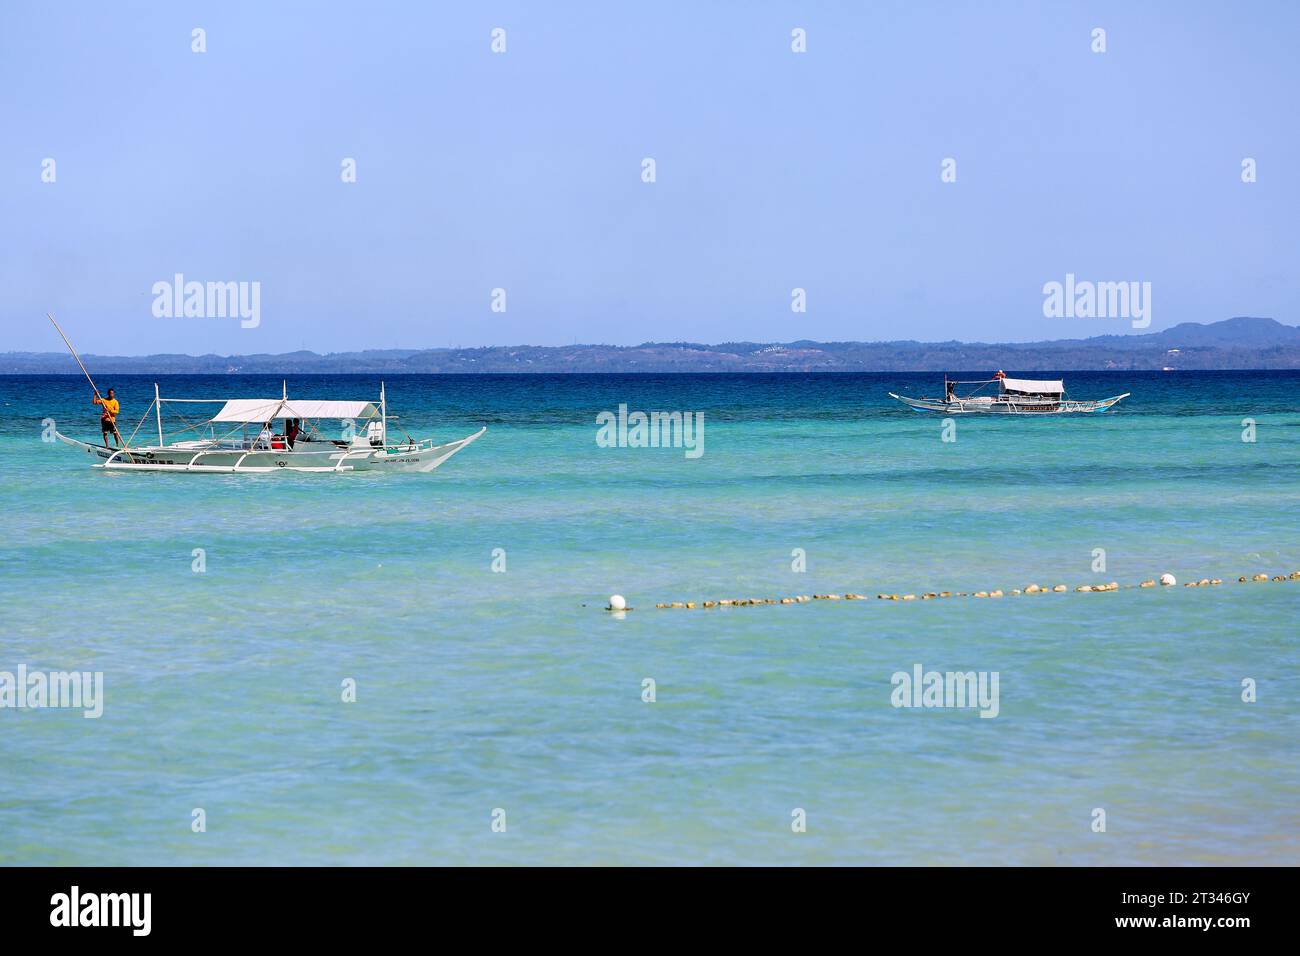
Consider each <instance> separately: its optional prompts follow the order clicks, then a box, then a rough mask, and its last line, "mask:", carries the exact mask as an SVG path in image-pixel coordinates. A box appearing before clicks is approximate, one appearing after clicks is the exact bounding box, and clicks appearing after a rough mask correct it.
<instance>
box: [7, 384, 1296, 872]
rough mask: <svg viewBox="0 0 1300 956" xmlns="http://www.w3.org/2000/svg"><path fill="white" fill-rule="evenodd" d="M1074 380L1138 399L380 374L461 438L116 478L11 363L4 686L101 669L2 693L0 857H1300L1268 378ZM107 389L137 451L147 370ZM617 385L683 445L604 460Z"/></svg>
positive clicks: (1289, 475)
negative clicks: (24, 678) (84, 692)
mask: <svg viewBox="0 0 1300 956" xmlns="http://www.w3.org/2000/svg"><path fill="white" fill-rule="evenodd" d="M1062 374H1063V377H1064V378H1065V380H1066V385H1067V387H1068V388H1069V390H1070V393H1071V395H1073V396H1075V397H1079V398H1103V397H1106V396H1110V395H1116V394H1119V393H1122V392H1129V393H1131V395H1130V397H1129V398H1127V399H1125V400H1124V401H1123V402H1122V403H1120V405H1119V406H1117V408H1116V409H1115V410H1114V411H1113V412H1111V413H1109V414H1102V415H1074V416H1052V417H1041V418H1030V417H984V416H973V415H968V416H956V417H954V418H953V419H951V420H949V421H945V419H944V418H943V416H941V415H936V414H928V413H926V414H918V413H916V412H912V411H909V410H908V409H907V408H905V407H903V406H902V405H900V404H898V403H897V402H895V401H894V400H893V399H891V398H890V397H889V394H888V393H889V392H898V393H902V394H908V395H920V394H929V395H934V394H937V393H939V392H940V391H941V389H942V375H940V374H931V373H880V374H773V375H732V374H696V375H652V374H644V375H581V374H573V375H499V376H497V375H429V376H422V375H409V376H402V375H390V376H386V381H385V385H386V389H387V397H388V404H389V409H390V411H393V412H394V413H395V414H396V415H398V416H399V417H398V419H397V423H396V425H394V426H393V427H394V433H396V431H395V429H396V427H397V426H400V427H401V428H403V429H405V430H406V431H408V432H410V433H411V434H412V435H414V436H416V437H420V438H424V437H430V438H434V439H435V440H437V441H439V442H446V441H452V440H455V439H458V438H462V437H465V436H466V435H469V434H471V433H472V432H474V431H476V430H478V429H479V428H480V427H482V426H486V427H487V432H486V434H484V435H483V437H482V438H480V439H479V440H478V441H476V442H475V443H473V444H472V445H470V446H469V447H467V448H466V449H464V450H463V451H462V452H461V453H459V454H458V455H456V456H455V457H453V458H452V459H450V460H449V461H448V462H446V463H445V464H444V465H443V466H442V467H440V468H439V469H438V470H436V471H435V472H432V473H430V474H374V473H358V474H328V475H316V474H292V473H275V474H269V475H213V474H141V473H134V474H130V473H109V472H105V471H102V470H99V469H95V468H92V467H90V459H89V457H88V456H87V455H85V454H84V453H82V452H80V451H78V450H76V449H74V448H72V447H69V446H67V445H64V444H62V443H59V442H57V441H49V440H46V439H50V438H53V433H54V431H55V430H56V429H57V430H58V431H60V432H62V433H64V434H67V435H70V436H74V437H79V438H81V439H83V440H90V441H98V438H99V425H98V418H99V415H98V410H97V409H96V408H94V407H93V406H92V404H91V392H90V388H89V386H88V385H87V383H86V381H85V380H84V379H82V378H80V377H77V376H74V375H67V376H43V377H42V376H10V377H0V410H2V412H3V414H2V415H0V509H2V510H3V515H4V534H3V536H2V537H0V594H3V607H4V613H3V628H2V629H0V685H2V684H3V679H4V673H5V672H7V673H10V674H17V672H18V669H19V668H20V667H23V668H25V669H26V672H27V673H28V674H30V673H32V672H44V673H50V672H83V673H86V674H99V675H102V676H101V679H102V685H101V686H102V698H101V699H100V701H99V704H100V706H101V707H102V713H101V714H100V715H99V716H97V717H96V716H91V717H87V716H85V714H86V712H87V711H86V708H85V707H84V704H85V701H83V702H82V703H83V707H82V708H80V709H79V708H77V707H52V706H45V707H18V706H16V704H15V700H16V699H17V695H16V693H11V695H10V697H9V700H8V704H9V705H8V706H4V707H0V864H6V865H15V864H38V865H41V864H88V865H110V864H120V865H146V864H164V865H172V864H175V865H218V864H220V865H245V864H249V865H260V864H304V865H315V864H328V865H354V864H356V865H360V864H398V865H403V864H410V865H426V864H428V865H438V864H488V865H529V864H602V865H607V864H649V865H688V864H704V865H730V864H739V865H756V864H775V865H809V864H812V865H817V864H864V865H875V864H891V865H893V864H915V865H941V866H949V865H951V866H960V865H975V864H980V865H1102V864H1121V865H1146V864H1211V865H1216V864H1297V863H1300V800H1298V799H1297V794H1300V706H1298V705H1297V701H1300V581H1291V580H1286V581H1281V582H1276V581H1272V580H1269V581H1267V582H1255V581H1253V580H1250V579H1251V578H1253V577H1254V576H1255V575H1257V574H1265V575H1268V576H1269V577H1270V578H1272V577H1274V576H1278V575H1283V576H1284V575H1289V574H1291V573H1292V572H1295V571H1297V570H1300V481H1298V480H1297V479H1298V477H1300V472H1298V469H1300V372H1293V371H1287V372H1188V371H1170V372H1123V371H1113V372H1092V373H1082V372H1073V373H1062ZM986 376H987V372H984V373H964V374H962V377H967V378H969V377H986ZM1036 377H1054V376H1049V375H1048V373H1037V375H1036ZM156 381H157V384H158V386H159V389H160V391H161V394H162V395H163V396H164V397H167V398H195V399H226V398H264V397H272V398H273V397H276V396H278V395H280V394H281V389H282V388H287V390H288V394H289V395H290V397H291V398H292V397H299V398H333V399H361V400H373V399H377V398H378V394H379V388H380V376H379V375H350V376H330V377H320V376H293V377H291V378H289V379H288V380H287V381H283V380H282V379H281V378H279V377H275V378H271V377H257V376H241V375H227V376H169V377H163V378H160V379H157V380H156ZM97 384H98V385H99V387H100V388H101V389H107V388H108V387H110V386H112V387H113V388H115V389H116V390H117V394H118V396H119V398H120V399H121V402H122V413H121V418H120V422H121V425H122V428H123V431H124V432H129V430H132V429H135V427H136V424H137V422H140V423H141V424H140V431H139V434H138V436H137V441H140V440H145V439H146V438H147V437H149V438H156V432H157V424H156V422H155V420H154V418H153V415H152V413H150V412H149V406H150V403H151V402H152V401H153V396H154V384H155V379H154V378H152V377H147V376H134V375H114V376H101V377H100V379H99V381H98V383H97ZM620 406H625V412H626V413H627V414H629V415H630V414H631V413H633V412H637V411H641V412H645V413H651V412H655V411H659V412H667V413H672V412H680V413H683V414H685V413H690V414H691V415H692V419H691V420H692V421H693V423H694V424H695V427H696V430H697V432H698V434H697V435H695V436H693V437H694V438H697V439H702V441H697V442H696V445H697V447H698V448H699V453H698V454H696V453H695V450H694V449H692V448H687V447H633V444H639V443H635V442H633V443H623V445H622V446H620V444H619V443H618V442H617V440H614V441H613V442H611V441H609V440H602V434H601V429H602V425H601V421H602V420H603V421H605V422H608V421H609V419H610V417H611V416H615V417H616V416H618V415H619V410H620ZM217 407H219V406H216V405H207V406H202V405H196V404H166V416H165V427H166V429H167V431H168V434H169V437H170V436H171V435H172V434H173V432H177V431H179V429H182V428H185V427H186V426H187V425H188V424H194V423H197V422H198V421H200V420H201V419H202V418H203V417H204V413H205V411H206V412H207V414H211V413H212V410H215V408H217ZM602 415H603V418H602ZM701 422H702V429H701V425H700V423H701ZM337 424H338V423H330V426H331V427H336V426H337ZM615 431H616V430H615ZM189 434H191V435H192V434H193V433H192V432H191V433H189ZM181 437H185V436H181ZM614 437H615V439H616V438H617V435H616V434H615V436H614ZM668 437H670V438H671V436H668ZM609 438H610V430H609V429H606V431H605V435H604V439H609ZM667 444H669V445H671V444H672V442H671V441H669V442H668V443H667ZM1166 573H1167V574H1172V575H1174V576H1175V578H1176V579H1177V584H1176V585H1174V586H1159V585H1157V586H1155V587H1147V588H1140V587H1134V586H1133V585H1137V584H1139V583H1140V582H1142V581H1146V580H1153V579H1156V578H1158V577H1159V576H1160V575H1162V574H1166ZM1242 576H1244V577H1246V578H1247V579H1248V581H1247V583H1240V582H1239V581H1238V578H1239V577H1242ZM1215 578H1218V579H1221V580H1222V581H1223V583H1222V584H1220V585H1206V586H1204V587H1185V586H1184V585H1185V584H1186V583H1187V582H1192V581H1201V580H1203V579H1215ZM1112 581H1114V582H1116V583H1118V584H1120V585H1121V587H1120V589H1119V590H1116V591H1107V592H1078V591H1076V590H1075V588H1076V587H1079V586H1081V585H1091V584H1098V583H1109V582H1112ZM1031 584H1034V585H1038V586H1039V587H1043V588H1049V589H1050V588H1054V587H1055V586H1057V585H1065V586H1066V588H1067V589H1068V590H1066V591H1064V592H1057V591H1050V590H1049V591H1048V593H1037V594H1014V593H1013V591H1014V590H1017V589H1019V590H1023V589H1024V588H1026V587H1027V586H1029V585H1031ZM999 590H1000V591H1001V592H1002V596H1001V597H987V598H980V597H974V596H971V595H973V594H974V593H975V592H990V593H991V592H994V591H999ZM943 591H950V592H952V595H953V596H951V597H946V598H934V599H925V598H924V595H925V594H926V593H940V592H943ZM958 592H962V593H963V594H964V595H965V596H957V594H958ZM845 593H859V594H863V595H865V599H864V600H842V599H841V600H830V599H818V600H811V601H807V602H801V603H794V604H780V603H776V604H763V605H759V606H714V607H708V608H706V607H704V606H703V604H704V602H706V601H708V602H715V601H719V600H722V599H729V600H736V599H751V598H758V599H765V598H772V599H774V600H779V599H780V598H781V597H787V596H797V595H808V596H811V595H816V594H837V595H844V594H845ZM882 593H883V594H897V595H899V596H900V600H897V601H893V600H881V599H879V598H878V597H877V595H878V594H882ZM615 594H617V595H621V596H623V597H624V599H625V601H626V603H627V605H628V606H629V607H630V610H627V611H625V612H623V613H621V614H619V613H611V612H609V611H607V610H605V608H606V606H607V605H608V603H609V598H610V596H611V595H615ZM909 594H911V595H915V596H916V599H915V600H910V601H909V600H902V597H903V596H904V595H909ZM672 602H680V603H683V604H684V603H686V602H692V603H695V605H696V606H695V607H694V608H680V609H665V608H657V607H656V605H657V604H670V603H672ZM917 668H919V669H920V670H919V671H918V670H917ZM932 671H933V672H938V673H939V674H940V675H947V674H948V673H953V674H967V673H973V674H975V675H977V676H978V677H979V678H980V679H981V680H985V681H986V684H985V686H991V684H990V683H988V682H990V681H991V680H992V679H993V677H994V675H996V681H997V683H996V687H997V705H996V713H995V714H992V713H989V710H990V708H984V709H983V710H981V709H980V708H978V707H973V706H971V701H970V700H969V699H968V700H966V701H965V702H963V701H961V700H960V699H959V698H958V697H956V696H954V695H952V694H948V693H946V685H945V693H944V694H943V695H940V696H939V698H938V703H939V704H944V705H947V706H901V704H902V703H913V704H915V703H917V702H918V700H919V698H913V697H912V696H911V695H910V693H907V694H904V693H901V692H900V690H899V689H900V687H901V686H902V685H901V684H900V679H901V678H900V675H912V674H914V673H922V674H927V673H929V672H932ZM944 679H945V680H946V677H945V678H944ZM0 690H3V687H2V686H0ZM11 690H13V688H12V686H11ZM4 700H5V699H4V697H3V695H2V694H0V703H4ZM24 700H26V701H28V702H30V700H31V698H30V697H28V698H24ZM63 702H64V703H67V701H66V700H65V701H63ZM47 703H49V701H47ZM982 714H985V716H982Z"/></svg>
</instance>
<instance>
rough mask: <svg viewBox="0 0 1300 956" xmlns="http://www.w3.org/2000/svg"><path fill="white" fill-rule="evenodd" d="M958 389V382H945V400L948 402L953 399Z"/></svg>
mask: <svg viewBox="0 0 1300 956" xmlns="http://www.w3.org/2000/svg"><path fill="white" fill-rule="evenodd" d="M956 391H957V383H956V382H947V383H945V384H944V396H943V398H944V401H946V402H951V401H952V400H953V397H954V395H955V393H956Z"/></svg>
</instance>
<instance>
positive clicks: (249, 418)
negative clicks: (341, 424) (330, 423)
mask: <svg viewBox="0 0 1300 956" xmlns="http://www.w3.org/2000/svg"><path fill="white" fill-rule="evenodd" d="M378 414H379V409H378V408H376V407H375V404H374V402H322V401H313V400H311V399H305V398H294V399H290V400H288V401H285V400H284V399H280V398H234V399H231V400H230V401H228V402H226V404H225V405H223V406H222V407H221V411H219V412H217V414H215V415H213V416H212V419H211V420H212V421H214V422H265V421H269V420H271V419H272V418H373V417H374V416H375V415H378Z"/></svg>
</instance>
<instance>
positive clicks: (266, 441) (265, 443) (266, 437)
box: [253, 422, 273, 450]
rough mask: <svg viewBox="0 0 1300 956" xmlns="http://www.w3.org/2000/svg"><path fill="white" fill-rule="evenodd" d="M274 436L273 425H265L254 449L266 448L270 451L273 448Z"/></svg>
mask: <svg viewBox="0 0 1300 956" xmlns="http://www.w3.org/2000/svg"><path fill="white" fill-rule="evenodd" d="M272 434H273V431H272V428H271V423H270V422H267V423H266V424H265V425H263V426H262V431H261V432H260V433H259V434H258V436H257V441H255V442H253V447H254V448H265V449H268V450H269V449H270V447H271V436H272Z"/></svg>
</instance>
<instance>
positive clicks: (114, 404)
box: [95, 398, 122, 418]
mask: <svg viewBox="0 0 1300 956" xmlns="http://www.w3.org/2000/svg"><path fill="white" fill-rule="evenodd" d="M95 404H96V405H103V406H104V417H105V418H117V413H118V411H119V410H120V409H121V407H122V406H121V404H119V403H118V400H117V399H116V398H97V399H95Z"/></svg>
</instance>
